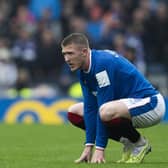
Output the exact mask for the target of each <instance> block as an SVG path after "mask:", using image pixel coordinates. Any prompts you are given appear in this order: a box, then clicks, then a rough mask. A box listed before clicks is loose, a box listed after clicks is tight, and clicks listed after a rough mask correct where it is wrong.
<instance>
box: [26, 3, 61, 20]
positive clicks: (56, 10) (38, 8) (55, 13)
mask: <svg viewBox="0 0 168 168" xmlns="http://www.w3.org/2000/svg"><path fill="white" fill-rule="evenodd" d="M29 8H30V10H31V11H32V13H33V15H34V16H35V17H36V19H37V20H39V19H40V18H41V17H42V15H43V12H44V11H45V10H46V9H47V10H50V12H51V15H50V16H51V19H52V20H54V19H59V18H60V15H61V9H62V7H61V1H60V0H30V1H29Z"/></svg>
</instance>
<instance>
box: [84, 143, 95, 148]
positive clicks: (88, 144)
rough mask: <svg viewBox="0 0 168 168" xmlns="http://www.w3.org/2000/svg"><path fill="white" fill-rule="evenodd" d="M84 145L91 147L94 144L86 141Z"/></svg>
mask: <svg viewBox="0 0 168 168" xmlns="http://www.w3.org/2000/svg"><path fill="white" fill-rule="evenodd" d="M85 146H87V147H93V146H94V144H93V143H86V144H85Z"/></svg>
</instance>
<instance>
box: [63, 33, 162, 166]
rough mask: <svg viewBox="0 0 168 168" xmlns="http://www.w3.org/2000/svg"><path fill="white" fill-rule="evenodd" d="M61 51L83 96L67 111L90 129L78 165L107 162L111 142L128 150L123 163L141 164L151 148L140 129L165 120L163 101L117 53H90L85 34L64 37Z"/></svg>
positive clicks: (78, 124)
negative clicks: (106, 149) (76, 76)
mask: <svg viewBox="0 0 168 168" xmlns="http://www.w3.org/2000/svg"><path fill="white" fill-rule="evenodd" d="M61 46H62V54H63V56H64V59H65V62H66V63H67V64H68V65H69V67H70V69H71V71H75V70H78V75H79V80H80V84H81V87H82V91H83V96H84V102H81V103H77V104H75V105H72V106H71V107H70V108H69V110H68V111H69V112H68V119H69V120H70V121H71V122H72V124H74V125H76V126H77V127H79V128H82V129H85V130H86V141H85V147H84V150H83V152H82V154H81V156H80V157H79V159H77V160H76V161H75V162H76V163H80V162H83V161H85V162H91V163H104V162H105V153H104V150H105V148H106V145H107V142H108V138H111V139H113V140H116V141H118V142H121V143H123V145H124V149H123V155H122V159H121V160H119V161H118V162H119V163H141V162H142V161H143V159H144V157H145V155H146V154H147V153H149V152H150V151H151V146H150V144H149V142H148V140H147V139H146V138H144V137H143V136H142V135H141V134H140V133H139V132H138V131H137V130H136V128H145V127H150V126H153V125H156V124H158V123H159V122H160V121H161V119H162V118H163V116H164V113H165V102H164V99H163V96H162V95H161V94H160V93H159V92H158V91H157V90H156V89H155V88H154V87H153V86H152V85H151V84H150V82H148V81H147V80H146V79H145V77H144V76H143V75H141V74H140V72H139V71H137V69H136V68H135V66H133V65H132V64H130V63H129V62H128V61H127V60H126V59H124V57H122V56H120V55H119V54H118V53H116V52H115V51H110V50H91V49H90V47H89V42H88V39H87V37H86V36H84V35H83V34H81V33H73V34H70V35H69V36H67V37H65V38H64V39H63V41H62V43H61ZM94 144H95V145H96V148H95V151H94V153H93V155H92V149H93V146H94Z"/></svg>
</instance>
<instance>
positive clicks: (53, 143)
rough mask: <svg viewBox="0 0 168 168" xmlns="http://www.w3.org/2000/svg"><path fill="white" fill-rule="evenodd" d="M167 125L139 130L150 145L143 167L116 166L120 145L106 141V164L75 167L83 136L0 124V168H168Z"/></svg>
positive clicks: (64, 129) (69, 129) (67, 129)
mask: <svg viewBox="0 0 168 168" xmlns="http://www.w3.org/2000/svg"><path fill="white" fill-rule="evenodd" d="M167 130H168V124H160V125H158V126H154V127H151V128H147V129H144V130H140V131H141V132H142V133H143V134H144V135H145V136H146V137H148V139H149V141H150V143H151V144H152V152H151V153H150V154H149V155H148V156H146V158H145V160H144V162H143V163H142V164H117V163H115V161H116V160H118V159H119V158H120V157H121V147H122V146H121V145H120V144H118V143H116V142H113V141H109V144H108V147H107V149H106V163H105V164H100V165H98V164H85V163H82V164H75V163H73V160H75V159H77V158H78V157H79V155H80V154H81V152H82V150H83V142H84V132H83V131H82V130H80V129H77V128H75V127H73V126H72V125H69V124H66V125H61V126H44V125H38V124H37V125H36V124H33V125H22V124H18V125H6V124H0V168H88V167H89V168H97V167H100V168H137V167H138V168H168V133H167Z"/></svg>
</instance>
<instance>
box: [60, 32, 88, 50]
mask: <svg viewBox="0 0 168 168" xmlns="http://www.w3.org/2000/svg"><path fill="white" fill-rule="evenodd" d="M70 44H77V45H80V46H83V47H86V48H89V42H88V38H87V37H86V36H85V35H84V34H82V33H71V34H70V35H68V36H66V37H65V38H64V39H63V40H62V42H61V47H65V46H67V45H70Z"/></svg>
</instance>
